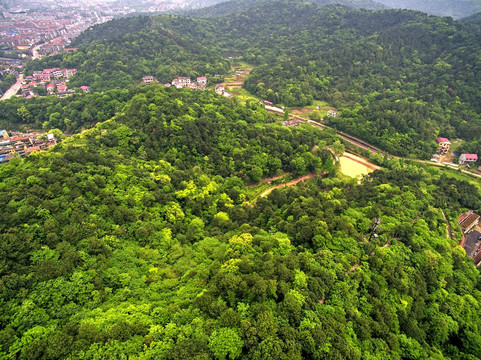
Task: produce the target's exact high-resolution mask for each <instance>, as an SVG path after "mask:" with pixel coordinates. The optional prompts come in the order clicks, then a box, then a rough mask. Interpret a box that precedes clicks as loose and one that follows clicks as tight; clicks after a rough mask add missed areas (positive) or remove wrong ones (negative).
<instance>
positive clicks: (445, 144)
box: [436, 137, 451, 155]
mask: <svg viewBox="0 0 481 360" xmlns="http://www.w3.org/2000/svg"><path fill="white" fill-rule="evenodd" d="M436 141H437V143H438V145H439V153H440V154H441V155H444V154H446V153H447V152H448V151H449V147H450V146H451V142H450V141H449V140H448V139H447V138H442V137H438V138H437V139H436Z"/></svg>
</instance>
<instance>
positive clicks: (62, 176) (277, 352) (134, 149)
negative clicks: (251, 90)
mask: <svg viewBox="0 0 481 360" xmlns="http://www.w3.org/2000/svg"><path fill="white" fill-rule="evenodd" d="M127 93H128V92H127V91H125V92H124V93H121V94H123V95H124V96H127ZM109 94H110V95H109V96H110V97H115V93H113V92H111V93H109ZM121 94H117V95H121ZM129 96H130V98H129V99H126V100H125V101H123V100H122V99H119V102H122V101H123V104H122V105H120V106H121V109H120V111H119V114H118V115H117V116H115V117H114V118H113V119H111V120H108V121H105V122H102V123H99V124H97V125H96V126H95V127H94V128H92V129H90V130H87V131H84V132H83V133H82V134H80V135H75V136H73V137H71V138H69V139H67V140H65V141H64V142H62V143H60V144H58V145H57V146H56V147H55V148H53V149H51V150H50V151H48V152H41V153H36V154H32V155H30V156H29V157H28V158H26V159H12V160H11V161H10V163H8V164H6V165H2V166H0V197H1V201H0V219H1V220H0V276H1V280H0V314H1V315H0V329H1V330H0V357H1V358H6V359H107V358H108V359H122V358H129V359H176V360H177V359H192V358H196V359H227V358H228V359H286V360H287V359H289V360H291V359H359V360H360V359H399V358H402V359H427V358H433V359H444V358H446V359H448V358H449V359H473V360H474V359H476V358H478V355H479V354H480V353H481V335H480V331H481V317H480V316H481V277H480V274H479V271H478V270H477V269H476V268H475V267H474V266H473V264H472V260H471V259H470V258H468V257H466V256H465V253H464V250H463V249H462V248H461V247H459V246H458V245H457V244H458V241H459V237H458V236H457V235H456V236H455V237H454V238H453V239H451V238H450V237H448V236H447V235H449V234H447V233H446V229H447V225H448V224H449V225H450V226H455V224H456V218H457V216H458V214H459V213H460V212H461V211H462V210H464V209H466V208H470V209H475V210H480V209H481V200H480V198H479V195H477V189H476V188H475V187H474V186H473V185H470V184H469V183H467V182H462V181H458V180H455V179H453V178H449V177H446V176H444V175H441V174H440V173H439V172H438V171H437V170H430V171H427V170H425V169H423V168H421V167H418V166H417V165H413V164H408V165H407V166H406V167H404V166H402V164H401V163H400V162H399V161H398V160H396V159H392V160H389V161H388V162H387V163H386V165H387V166H389V169H386V170H379V171H376V172H374V173H373V174H371V175H370V176H369V177H368V178H366V179H365V180H364V181H362V182H361V183H359V182H358V181H357V180H355V179H352V180H349V179H346V178H344V177H342V176H340V175H339V174H338V170H337V167H335V166H334V164H333V158H332V155H331V153H330V152H329V151H328V150H327V148H328V147H333V143H334V142H335V141H336V137H335V135H334V134H332V133H331V132H329V131H320V130H318V129H316V128H314V127H311V126H308V125H305V126H300V127H298V128H286V127H283V126H281V125H280V124H278V123H277V122H275V121H274V119H273V118H272V116H271V115H268V114H267V113H266V112H265V111H264V110H263V109H262V107H261V106H260V105H258V104H253V103H247V104H246V105H240V104H238V103H237V101H236V100H235V99H234V100H230V99H226V98H224V97H221V96H217V95H215V94H214V93H213V92H208V91H191V90H190V89H184V90H177V89H173V88H169V89H167V88H162V87H155V86H149V87H143V88H138V89H136V90H131V92H130V93H129ZM110 97H106V98H105V99H102V98H98V99H97V101H98V102H99V103H101V102H102V101H104V100H105V101H106V102H107V103H110V102H111V101H112V100H111V99H110ZM93 99H95V98H93ZM316 146H317V147H316ZM314 149H317V150H314ZM283 172H290V173H291V174H292V175H293V176H298V175H303V174H306V173H310V172H315V173H316V174H318V175H317V176H316V177H315V178H314V179H312V180H310V181H307V182H305V183H301V184H299V185H298V186H296V187H293V188H285V189H281V190H274V191H273V192H272V193H271V194H270V195H269V196H268V197H264V198H256V197H255V194H253V193H252V189H253V188H247V186H246V185H248V184H251V183H255V182H257V181H259V180H260V179H261V178H262V177H264V176H272V175H279V174H281V173H283ZM444 214H446V220H445V218H444ZM375 219H380V223H381V224H380V226H379V227H378V228H377V229H376V232H375V234H374V233H373V232H372V231H371V228H372V224H373V221H374V220H375ZM449 219H450V220H449ZM448 221H450V222H448ZM456 226H457V225H456Z"/></svg>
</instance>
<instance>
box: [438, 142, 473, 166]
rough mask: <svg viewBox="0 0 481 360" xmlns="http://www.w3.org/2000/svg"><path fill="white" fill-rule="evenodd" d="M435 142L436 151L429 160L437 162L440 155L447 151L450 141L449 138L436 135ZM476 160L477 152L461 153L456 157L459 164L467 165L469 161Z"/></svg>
mask: <svg viewBox="0 0 481 360" xmlns="http://www.w3.org/2000/svg"><path fill="white" fill-rule="evenodd" d="M436 142H437V143H438V146H439V148H438V153H437V154H434V155H433V157H432V159H431V160H432V161H436V162H439V160H440V158H441V156H442V155H445V154H447V153H448V151H449V148H450V146H451V142H450V141H449V139H447V138H443V137H438V138H437V139H436ZM476 161H478V154H461V155H460V156H459V159H458V163H459V164H460V165H464V164H466V165H469V164H470V163H475V162H476Z"/></svg>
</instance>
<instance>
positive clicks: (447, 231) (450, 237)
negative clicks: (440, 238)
mask: <svg viewBox="0 0 481 360" xmlns="http://www.w3.org/2000/svg"><path fill="white" fill-rule="evenodd" d="M442 213H443V218H444V221H446V237H447V238H449V239H452V238H453V237H452V236H451V234H452V229H451V224H450V223H449V221H448V218H447V217H446V213H445V212H444V210H443V211H442Z"/></svg>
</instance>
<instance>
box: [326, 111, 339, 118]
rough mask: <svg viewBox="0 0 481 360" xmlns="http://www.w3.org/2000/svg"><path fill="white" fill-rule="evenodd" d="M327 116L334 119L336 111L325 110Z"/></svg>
mask: <svg viewBox="0 0 481 360" xmlns="http://www.w3.org/2000/svg"><path fill="white" fill-rule="evenodd" d="M327 116H332V117H336V116H337V111H336V110H334V109H329V110H327Z"/></svg>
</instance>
